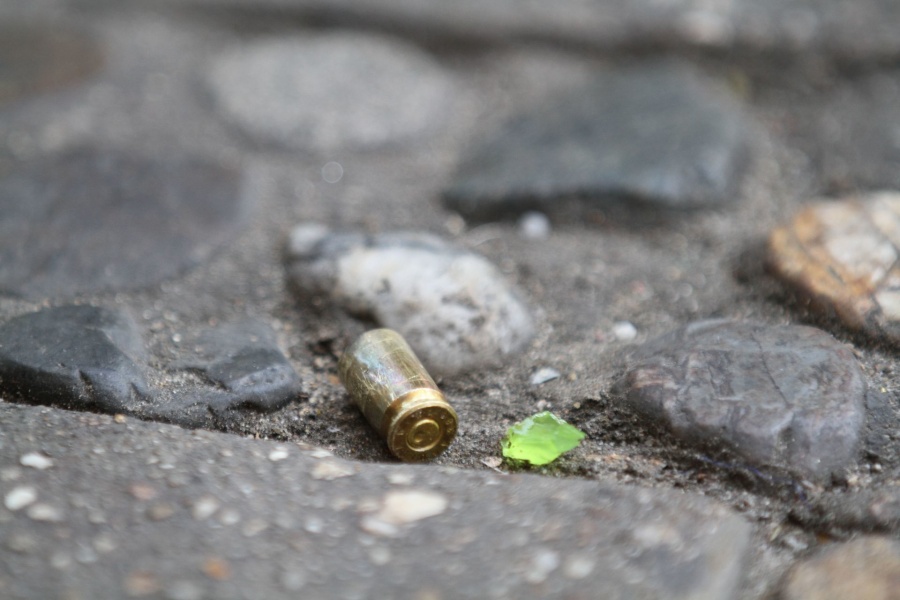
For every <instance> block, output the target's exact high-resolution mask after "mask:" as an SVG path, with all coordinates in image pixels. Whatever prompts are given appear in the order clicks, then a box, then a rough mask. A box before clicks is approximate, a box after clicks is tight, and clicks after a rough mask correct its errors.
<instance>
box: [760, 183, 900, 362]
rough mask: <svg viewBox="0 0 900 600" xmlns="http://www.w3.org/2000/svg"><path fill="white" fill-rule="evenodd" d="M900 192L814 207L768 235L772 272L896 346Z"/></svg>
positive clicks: (899, 331)
mask: <svg viewBox="0 0 900 600" xmlns="http://www.w3.org/2000/svg"><path fill="white" fill-rule="evenodd" d="M898 248H900V193H898V192H873V193H868V194H861V195H858V196H853V197H848V198H844V199H842V200H838V201H824V202H817V203H814V204H811V205H809V206H807V207H806V208H804V209H803V210H801V211H800V212H799V213H798V214H797V215H796V216H795V217H794V218H793V220H792V221H791V222H790V223H789V224H787V225H786V226H783V227H779V228H777V229H775V230H774V231H773V232H772V234H771V236H770V237H769V248H768V252H769V255H768V260H769V265H770V267H771V269H772V270H773V272H774V273H775V274H776V275H777V276H778V277H780V278H781V279H782V280H784V281H785V282H786V283H788V284H789V285H791V286H792V287H794V288H795V289H797V290H798V291H799V292H800V293H801V294H802V295H804V296H807V297H810V298H812V300H813V303H812V306H813V307H814V308H816V309H818V310H820V311H823V312H825V313H826V314H836V315H837V316H838V317H839V318H840V319H841V321H842V322H843V324H844V325H845V326H847V327H849V328H851V329H855V330H859V331H863V332H865V333H867V334H868V335H870V336H871V337H872V338H874V339H878V340H883V341H886V342H888V343H891V344H894V345H900V266H898V265H897V260H898V257H900V250H898Z"/></svg>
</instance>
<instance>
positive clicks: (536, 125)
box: [444, 61, 749, 218]
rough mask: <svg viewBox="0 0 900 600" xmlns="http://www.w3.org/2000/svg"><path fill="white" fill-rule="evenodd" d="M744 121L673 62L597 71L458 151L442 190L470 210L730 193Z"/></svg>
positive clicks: (700, 202) (691, 203) (682, 199)
mask: <svg viewBox="0 0 900 600" xmlns="http://www.w3.org/2000/svg"><path fill="white" fill-rule="evenodd" d="M748 136H749V130H748V128H747V127H746V123H745V118H744V116H743V115H742V112H741V110H740V108H739V105H738V104H737V103H736V102H735V101H734V100H733V99H732V98H730V97H729V96H728V94H727V93H726V92H725V91H724V90H723V89H721V87H720V86H716V85H715V84H714V83H713V82H710V81H709V80H707V79H705V78H704V77H703V76H701V75H700V74H699V73H697V72H696V71H694V70H693V69H691V68H689V67H687V66H685V65H682V64H679V63H676V62H673V61H663V62H656V63H649V64H647V65H645V66H643V67H641V68H630V69H623V70H618V71H617V70H611V71H607V72H604V73H603V74H602V75H600V76H599V77H598V79H597V80H596V81H595V82H593V83H591V84H589V85H588V86H586V87H581V88H576V89H572V90H568V91H566V92H564V93H562V94H560V95H559V96H557V97H555V98H553V99H551V100H549V101H547V102H545V103H543V104H541V105H539V106H537V107H534V108H531V109H529V110H527V111H526V112H524V113H522V114H519V115H518V116H516V117H515V118H513V119H512V120H510V121H509V122H507V123H506V124H505V125H504V126H503V127H502V128H501V129H500V131H499V132H495V133H493V134H489V135H488V136H487V137H486V138H485V139H483V140H482V141H481V142H480V143H478V144H476V145H475V147H474V148H473V149H472V150H470V151H469V152H468V153H467V154H465V155H464V156H463V159H462V162H461V165H460V167H459V170H458V172H457V174H456V176H455V177H454V179H453V180H451V182H450V185H449V187H448V188H447V189H446V190H445V194H444V195H445V201H446V204H447V206H448V207H449V208H452V209H454V210H457V211H459V212H460V213H462V214H463V215H466V216H471V217H475V218H490V217H494V216H498V215H502V214H507V213H512V214H519V213H523V212H525V211H528V210H532V209H540V210H543V211H546V212H551V213H552V212H559V211H560V210H561V209H562V205H563V201H567V204H571V203H572V202H575V203H577V204H578V205H580V206H582V207H583V208H592V207H593V208H602V207H604V206H610V205H612V206H617V205H622V204H624V205H626V206H631V205H637V206H638V207H639V206H647V205H649V206H652V207H655V208H657V209H660V208H663V209H683V208H693V207H699V206H709V205H721V204H728V203H731V202H733V201H734V200H735V199H736V196H737V192H738V184H739V181H740V178H741V175H742V174H743V172H744V169H745V166H746V162H747V161H746V159H747V156H748V151H749V139H748Z"/></svg>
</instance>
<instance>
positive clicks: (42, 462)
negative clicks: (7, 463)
mask: <svg viewBox="0 0 900 600" xmlns="http://www.w3.org/2000/svg"><path fill="white" fill-rule="evenodd" d="M19 464H20V465H22V466H23V467H31V468H32V469H37V470H38V471H43V470H44V469H49V468H50V467H52V466H53V459H52V458H50V457H47V456H44V455H43V454H41V453H40V452H29V453H28V454H23V455H22V457H21V458H19Z"/></svg>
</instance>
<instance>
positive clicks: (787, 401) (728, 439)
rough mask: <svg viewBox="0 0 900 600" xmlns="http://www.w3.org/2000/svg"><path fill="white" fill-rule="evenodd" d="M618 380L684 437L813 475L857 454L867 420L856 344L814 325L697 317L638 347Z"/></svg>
mask: <svg viewBox="0 0 900 600" xmlns="http://www.w3.org/2000/svg"><path fill="white" fill-rule="evenodd" d="M622 385H623V386H624V389H625V391H626V392H627V394H626V396H625V398H626V402H627V403H628V404H629V405H630V406H631V407H633V408H634V409H635V410H636V411H637V412H639V413H640V414H642V415H643V416H645V417H646V418H648V419H650V420H652V421H655V422H658V423H660V424H662V425H664V426H665V427H666V428H667V429H669V430H671V431H672V433H674V434H675V435H676V436H677V437H679V438H680V439H682V440H685V441H688V442H690V443H695V444H700V445H702V446H711V447H714V448H726V449H729V450H732V451H734V452H736V453H737V454H738V455H739V456H740V457H742V459H745V460H748V461H750V462H751V463H753V464H754V465H757V466H768V467H776V468H781V469H786V470H788V471H790V472H792V473H794V474H796V475H799V476H801V477H806V478H811V479H816V480H823V479H827V478H828V477H829V476H830V475H831V474H832V473H834V472H838V471H840V470H841V469H842V468H844V467H847V466H849V465H851V464H853V463H854V462H855V459H856V453H857V449H858V446H859V443H860V439H861V434H862V429H863V426H864V424H865V395H866V381H865V378H864V376H863V373H862V369H861V368H860V366H859V364H858V363H857V361H856V358H855V357H854V356H853V351H852V350H851V349H850V348H849V347H848V346H845V345H844V344H841V343H839V342H837V341H836V340H835V339H834V338H833V337H831V336H830V335H828V334H827V333H824V332H822V331H819V330H818V329H814V328H811V327H803V326H782V327H773V326H767V325H762V324H757V323H746V322H737V321H727V320H712V321H699V322H696V323H692V324H690V325H687V326H685V327H682V328H680V329H677V330H675V331H674V332H671V333H669V334H667V335H664V336H662V337H659V338H657V339H655V340H652V341H649V342H647V343H645V344H643V345H642V346H641V347H640V348H638V350H636V351H635V352H634V353H633V354H632V355H631V356H630V357H629V359H628V367H627V372H626V374H625V376H624V378H623V381H622Z"/></svg>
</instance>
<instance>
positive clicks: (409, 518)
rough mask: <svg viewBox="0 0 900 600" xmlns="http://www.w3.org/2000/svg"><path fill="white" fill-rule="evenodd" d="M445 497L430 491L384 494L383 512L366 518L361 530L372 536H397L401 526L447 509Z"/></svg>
mask: <svg viewBox="0 0 900 600" xmlns="http://www.w3.org/2000/svg"><path fill="white" fill-rule="evenodd" d="M449 503H450V502H449V500H448V499H447V497H446V496H444V495H442V494H438V493H436V492H431V491H427V490H397V491H391V492H388V493H387V494H385V495H384V498H382V500H381V510H379V511H378V512H377V513H375V514H373V515H366V516H364V517H363V518H362V519H361V521H360V527H361V528H362V530H363V531H365V532H366V533H370V534H372V535H377V536H384V537H395V536H397V535H398V534H399V533H400V529H399V526H400V525H406V524H408V523H414V522H416V521H421V520H422V519H427V518H429V517H434V516H436V515H439V514H441V513H443V512H444V511H445V510H447V506H448V504H449Z"/></svg>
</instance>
